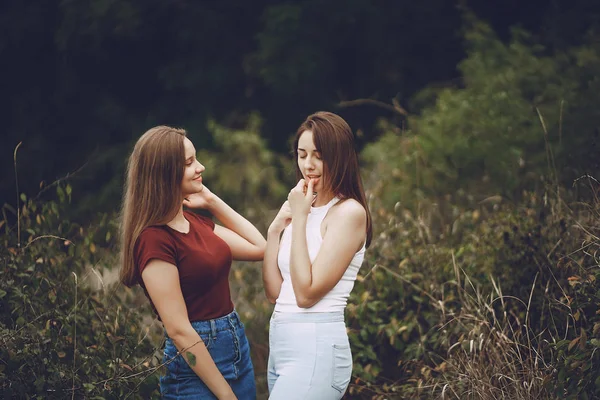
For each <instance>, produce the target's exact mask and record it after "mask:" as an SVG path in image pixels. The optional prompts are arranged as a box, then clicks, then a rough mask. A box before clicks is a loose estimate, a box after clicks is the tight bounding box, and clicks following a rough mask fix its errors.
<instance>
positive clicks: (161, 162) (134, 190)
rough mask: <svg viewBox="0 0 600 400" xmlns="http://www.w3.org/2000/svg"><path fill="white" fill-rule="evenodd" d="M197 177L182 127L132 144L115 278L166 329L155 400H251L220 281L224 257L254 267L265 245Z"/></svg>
mask: <svg viewBox="0 0 600 400" xmlns="http://www.w3.org/2000/svg"><path fill="white" fill-rule="evenodd" d="M203 171H204V166H203V165H202V164H200V163H199V162H198V160H196V149H195V148H194V146H193V144H192V142H191V141H190V140H189V139H188V138H186V133H185V131H184V130H182V129H175V128H170V127H167V126H158V127H155V128H152V129H150V130H148V131H147V132H146V133H145V134H144V135H142V137H141V138H140V139H139V140H138V142H137V143H136V145H135V147H134V150H133V152H132V154H131V156H130V158H129V164H128V169H127V180H126V184H125V196H124V200H123V209H122V219H123V220H122V268H121V281H122V282H123V283H124V284H125V285H127V286H133V285H135V284H139V285H140V286H141V287H142V288H143V289H144V292H145V293H146V296H147V297H148V299H149V300H150V302H151V304H152V307H153V309H154V310H155V312H156V314H157V315H158V318H159V319H160V320H161V321H162V323H163V325H164V327H165V331H166V334H167V340H166V344H165V350H164V362H165V364H166V367H167V368H166V369H167V373H166V374H165V375H164V376H162V377H161V380H160V386H161V394H162V396H163V398H167V399H197V398H202V399H205V398H213V399H215V398H218V399H236V398H238V399H255V398H256V386H255V382H254V371H253V368H252V362H251V360H250V350H249V345H248V340H247V338H246V335H245V332H244V326H243V324H242V322H241V321H240V319H239V316H238V315H237V313H236V312H235V310H234V307H233V303H232V301H231V294H230V289H229V281H228V277H229V270H230V268H231V262H232V260H249V261H258V260H262V258H263V254H264V249H265V244H266V241H265V239H264V237H263V236H262V235H261V233H260V232H259V231H258V230H257V229H256V228H255V227H254V226H253V225H252V224H251V223H250V222H248V221H247V220H246V219H245V218H244V217H242V216H241V215H240V214H238V213H237V212H235V211H234V210H233V209H232V208H231V207H229V206H228V205H227V204H226V203H225V202H223V200H221V199H220V198H219V197H218V196H216V195H215V194H213V193H212V192H211V191H210V190H209V189H208V188H207V187H205V186H204V185H203V184H202V172H203ZM184 205H185V206H187V207H189V208H202V209H206V210H208V211H209V212H211V213H212V214H213V215H214V216H215V217H216V218H217V219H218V220H219V221H220V222H221V223H222V224H223V226H220V225H215V224H214V223H213V221H212V220H211V219H209V218H206V217H202V216H199V215H196V214H195V213H193V212H191V211H184V209H183V206H184Z"/></svg>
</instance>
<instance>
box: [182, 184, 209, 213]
mask: <svg viewBox="0 0 600 400" xmlns="http://www.w3.org/2000/svg"><path fill="white" fill-rule="evenodd" d="M214 198H215V195H214V194H213V192H211V191H210V190H209V189H208V188H207V187H206V186H204V185H203V186H202V190H201V191H199V192H196V193H194V194H190V195H189V196H187V197H186V198H184V199H183V205H184V206H186V207H189V208H204V209H208V208H210V206H211V205H212V203H213V200H214Z"/></svg>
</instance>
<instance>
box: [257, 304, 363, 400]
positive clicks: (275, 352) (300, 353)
mask: <svg viewBox="0 0 600 400" xmlns="http://www.w3.org/2000/svg"><path fill="white" fill-rule="evenodd" d="M351 376H352V353H351V351H350V344H349V342H348V334H347V333H346V325H345V323H344V314H343V313H342V312H327V313H280V312H275V313H273V316H272V317H271V324H270V330H269V366H268V376H267V378H268V385H269V399H270V400H305V399H308V400H329V399H331V400H338V399H341V398H342V396H343V395H344V393H345V392H346V389H347V388H348V384H349V383H350V378H351Z"/></svg>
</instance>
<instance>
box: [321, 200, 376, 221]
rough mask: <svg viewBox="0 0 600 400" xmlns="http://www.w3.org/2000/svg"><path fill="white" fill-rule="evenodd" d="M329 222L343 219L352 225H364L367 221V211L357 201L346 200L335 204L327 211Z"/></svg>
mask: <svg viewBox="0 0 600 400" xmlns="http://www.w3.org/2000/svg"><path fill="white" fill-rule="evenodd" d="M329 213H330V214H331V218H330V220H337V219H338V218H340V219H345V220H348V221H352V222H354V223H358V224H360V223H364V222H366V220H367V211H366V210H365V208H364V207H363V206H362V204H360V203H359V202H358V201H356V200H354V199H346V200H342V201H340V202H339V203H337V204H336V205H335V206H334V207H332V208H331V210H330V211H329Z"/></svg>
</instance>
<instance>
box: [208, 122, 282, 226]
mask: <svg viewBox="0 0 600 400" xmlns="http://www.w3.org/2000/svg"><path fill="white" fill-rule="evenodd" d="M260 127H261V120H260V118H259V117H258V116H257V115H252V116H251V117H250V118H249V120H248V123H247V126H246V127H245V128H244V129H240V130H234V129H229V128H226V127H223V126H221V125H219V124H217V123H215V122H214V121H211V122H210V123H209V124H208V131H209V132H210V134H211V137H212V140H213V141H214V146H215V149H214V150H210V151H209V150H200V151H199V153H198V159H199V160H200V162H201V163H202V164H203V165H204V166H205V167H206V171H205V172H204V173H203V175H204V177H205V182H206V184H207V186H209V187H210V188H211V189H212V190H213V191H214V192H215V193H217V194H218V195H219V196H220V197H222V198H223V199H224V200H226V201H227V203H228V204H230V205H231V206H232V207H234V208H235V209H236V210H244V211H246V212H247V213H249V214H244V215H246V216H247V217H250V218H253V217H254V216H255V215H256V214H257V213H259V212H261V211H264V210H268V209H270V208H277V209H278V208H279V207H280V206H281V204H283V200H284V199H285V195H286V194H287V192H288V191H289V189H290V188H291V187H292V185H293V176H294V175H293V172H294V170H293V169H292V165H291V164H290V161H289V158H287V157H284V156H282V155H279V154H277V153H275V152H273V151H272V150H270V149H269V148H268V147H267V144H266V142H265V140H264V139H262V138H261V137H260V134H259V132H260ZM286 183H287V184H286Z"/></svg>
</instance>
